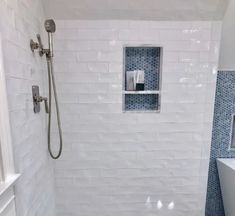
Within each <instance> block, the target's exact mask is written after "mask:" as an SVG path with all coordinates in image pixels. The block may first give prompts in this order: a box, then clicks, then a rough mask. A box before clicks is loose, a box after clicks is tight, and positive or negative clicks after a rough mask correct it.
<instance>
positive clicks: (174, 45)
mask: <svg viewBox="0 0 235 216" xmlns="http://www.w3.org/2000/svg"><path fill="white" fill-rule="evenodd" d="M190 45H191V43H190V41H167V42H163V47H164V50H166V51H179V50H180V51H189V50H190Z"/></svg>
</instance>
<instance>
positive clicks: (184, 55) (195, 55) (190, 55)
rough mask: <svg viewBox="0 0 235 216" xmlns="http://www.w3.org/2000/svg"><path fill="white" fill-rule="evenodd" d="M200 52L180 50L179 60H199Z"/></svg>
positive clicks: (194, 61)
mask: <svg viewBox="0 0 235 216" xmlns="http://www.w3.org/2000/svg"><path fill="white" fill-rule="evenodd" d="M199 60H200V53H199V52H180V53H179V61H181V62H189V63H191V62H193V63H196V62H199Z"/></svg>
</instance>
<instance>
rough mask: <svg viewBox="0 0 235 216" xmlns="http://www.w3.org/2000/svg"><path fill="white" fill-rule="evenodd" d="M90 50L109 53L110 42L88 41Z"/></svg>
mask: <svg viewBox="0 0 235 216" xmlns="http://www.w3.org/2000/svg"><path fill="white" fill-rule="evenodd" d="M88 44H89V50H96V51H108V50H109V41H100V40H94V41H92V40H91V41H88Z"/></svg>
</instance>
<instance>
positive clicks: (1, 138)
mask: <svg viewBox="0 0 235 216" xmlns="http://www.w3.org/2000/svg"><path fill="white" fill-rule="evenodd" d="M0 164H1V166H0V172H1V177H2V179H1V180H2V181H5V180H6V179H7V177H8V176H11V175H14V173H15V171H14V163H13V152H12V140H11V131H10V121H9V109H8V100H7V89H6V78H5V71H4V55H3V49H2V37H1V35H0Z"/></svg>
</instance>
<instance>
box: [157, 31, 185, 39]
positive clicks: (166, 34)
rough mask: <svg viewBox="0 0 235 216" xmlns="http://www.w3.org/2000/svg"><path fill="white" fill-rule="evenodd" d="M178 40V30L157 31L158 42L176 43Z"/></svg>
mask: <svg viewBox="0 0 235 216" xmlns="http://www.w3.org/2000/svg"><path fill="white" fill-rule="evenodd" d="M180 39H181V35H180V31H179V30H178V29H175V30H174V29H161V30H160V31H159V40H160V41H178V40H180Z"/></svg>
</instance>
